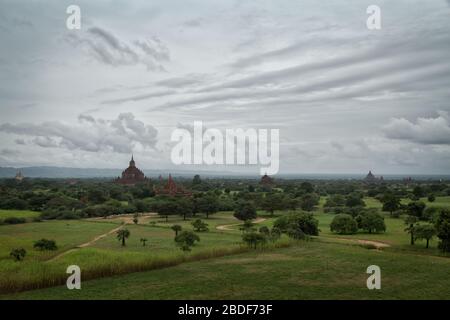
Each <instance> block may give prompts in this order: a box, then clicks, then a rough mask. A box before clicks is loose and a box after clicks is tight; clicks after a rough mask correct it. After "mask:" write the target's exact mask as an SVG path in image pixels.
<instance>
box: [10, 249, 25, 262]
mask: <svg viewBox="0 0 450 320" xmlns="http://www.w3.org/2000/svg"><path fill="white" fill-rule="evenodd" d="M26 254H27V251H26V250H25V249H24V248H16V249H12V250H11V252H10V253H9V255H10V256H11V257H13V258H14V260H15V261H22V260H23V259H24V258H25V255H26Z"/></svg>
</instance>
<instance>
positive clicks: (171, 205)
mask: <svg viewBox="0 0 450 320" xmlns="http://www.w3.org/2000/svg"><path fill="white" fill-rule="evenodd" d="M156 210H157V212H158V214H159V215H160V216H163V217H165V218H166V222H168V221H169V216H170V215H175V214H179V213H180V212H181V208H180V206H179V203H178V202H177V201H176V200H174V199H171V200H165V201H162V202H160V203H158V204H157V205H156Z"/></svg>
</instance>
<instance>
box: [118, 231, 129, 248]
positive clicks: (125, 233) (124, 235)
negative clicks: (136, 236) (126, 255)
mask: <svg viewBox="0 0 450 320" xmlns="http://www.w3.org/2000/svg"><path fill="white" fill-rule="evenodd" d="M116 234H117V240H119V241H121V242H122V246H123V247H124V246H125V240H126V239H128V238H129V237H130V230H128V229H123V228H122V229H119V230H117V233H116Z"/></svg>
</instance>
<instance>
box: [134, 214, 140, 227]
mask: <svg viewBox="0 0 450 320" xmlns="http://www.w3.org/2000/svg"><path fill="white" fill-rule="evenodd" d="M133 223H134V224H138V223H139V219H138V214H137V213H135V214H134V216H133Z"/></svg>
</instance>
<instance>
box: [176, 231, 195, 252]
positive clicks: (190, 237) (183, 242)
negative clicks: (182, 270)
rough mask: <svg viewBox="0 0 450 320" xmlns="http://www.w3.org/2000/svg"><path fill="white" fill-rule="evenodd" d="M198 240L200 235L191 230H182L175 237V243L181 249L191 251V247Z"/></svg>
mask: <svg viewBox="0 0 450 320" xmlns="http://www.w3.org/2000/svg"><path fill="white" fill-rule="evenodd" d="M198 241H200V237H199V236H198V235H196V234H195V233H194V232H192V231H182V232H180V234H179V235H177V236H176V237H175V243H176V244H177V246H179V247H180V249H181V250H183V251H191V247H193V246H194V245H195V242H198Z"/></svg>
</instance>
